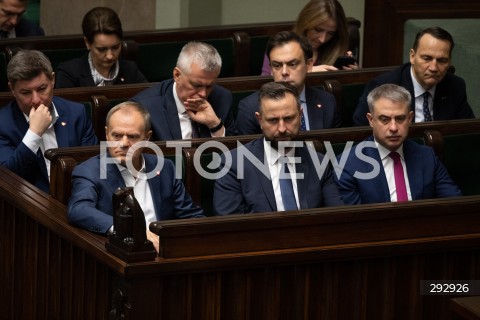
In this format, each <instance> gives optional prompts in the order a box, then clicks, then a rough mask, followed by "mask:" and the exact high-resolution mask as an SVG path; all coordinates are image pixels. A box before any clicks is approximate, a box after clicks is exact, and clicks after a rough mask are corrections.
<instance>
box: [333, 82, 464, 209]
mask: <svg viewBox="0 0 480 320" xmlns="http://www.w3.org/2000/svg"><path fill="white" fill-rule="evenodd" d="M367 101H368V106H369V110H370V112H369V113H367V118H368V121H369V123H370V126H371V127H372V128H373V137H370V138H368V139H366V140H365V141H363V142H362V143H359V144H358V145H356V146H355V147H354V148H352V149H347V150H346V151H345V152H344V153H345V154H342V155H340V156H339V157H338V158H339V161H338V163H342V164H343V165H342V168H341V169H342V173H341V175H340V177H339V178H338V180H337V184H338V186H339V189H340V193H341V194H342V196H343V199H344V200H345V203H347V204H363V203H377V202H390V201H391V202H397V201H409V200H417V199H429V198H442V197H452V196H461V195H462V194H461V192H460V190H459V189H458V187H457V186H456V185H455V183H454V182H453V181H452V179H451V178H450V176H449V175H448V172H447V170H446V169H445V167H444V166H443V164H442V163H441V162H440V160H439V159H438V158H437V157H436V155H435V153H434V151H433V149H432V148H430V147H427V146H424V145H420V144H418V143H416V142H414V141H410V140H408V139H406V138H407V136H408V129H409V126H410V123H411V122H412V119H413V111H410V101H411V96H410V93H409V92H408V91H407V90H406V89H405V88H403V87H401V86H398V85H395V84H384V85H381V86H379V87H377V88H375V89H373V90H372V91H371V92H370V94H369V95H368V98H367ZM343 160H346V162H343Z"/></svg>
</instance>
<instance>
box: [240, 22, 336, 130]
mask: <svg viewBox="0 0 480 320" xmlns="http://www.w3.org/2000/svg"><path fill="white" fill-rule="evenodd" d="M267 56H268V57H269V59H270V66H271V69H272V76H273V80H274V81H276V82H280V81H282V82H289V83H291V84H293V85H294V86H295V87H296V88H297V90H298V92H299V93H300V102H301V106H302V119H301V126H300V129H301V130H315V129H325V128H336V127H339V126H340V125H341V118H340V115H339V113H338V111H337V106H336V102H335V97H334V96H333V95H332V94H330V93H328V92H325V91H323V90H321V89H317V88H314V87H306V86H305V78H306V76H307V72H309V71H310V70H311V69H312V66H313V58H312V57H313V50H312V47H311V45H310V43H309V42H308V40H307V39H306V38H303V37H300V36H298V35H297V34H295V33H294V32H292V31H282V32H279V33H277V34H276V35H274V36H272V37H271V38H270V39H269V41H268V43H267ZM257 111H258V91H257V92H254V93H253V94H251V95H249V96H248V97H246V98H244V99H243V100H241V101H240V103H239V104H238V116H237V119H236V122H235V126H236V128H237V132H238V133H239V134H257V133H262V130H261V128H260V124H259V122H258V121H257V119H256V117H255V112H257Z"/></svg>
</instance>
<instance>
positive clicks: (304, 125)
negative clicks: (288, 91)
mask: <svg viewBox="0 0 480 320" xmlns="http://www.w3.org/2000/svg"><path fill="white" fill-rule="evenodd" d="M301 103H302V107H303V110H302V119H301V122H300V131H306V130H307V124H306V123H305V116H304V113H305V112H307V109H306V107H307V104H306V103H305V101H301Z"/></svg>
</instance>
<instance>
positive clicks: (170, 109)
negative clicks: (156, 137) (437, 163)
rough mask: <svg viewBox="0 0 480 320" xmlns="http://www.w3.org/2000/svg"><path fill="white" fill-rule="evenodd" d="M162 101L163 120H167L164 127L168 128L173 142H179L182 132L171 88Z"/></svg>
mask: <svg viewBox="0 0 480 320" xmlns="http://www.w3.org/2000/svg"><path fill="white" fill-rule="evenodd" d="M163 100H164V101H163V102H164V103H163V108H164V113H165V118H166V120H167V121H166V125H167V126H168V130H169V132H170V134H171V135H172V138H173V140H180V139H182V130H181V128H180V120H179V119H178V111H177V104H176V103H175V98H174V97H173V86H172V90H168V91H167V94H166V95H165V97H164V99H163ZM162 140H168V139H162Z"/></svg>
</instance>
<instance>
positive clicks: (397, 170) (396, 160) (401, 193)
mask: <svg viewBox="0 0 480 320" xmlns="http://www.w3.org/2000/svg"><path fill="white" fill-rule="evenodd" d="M389 156H390V158H392V159H393V174H394V176H395V189H396V191H397V201H398V202H400V201H408V196H407V186H406V185H405V176H404V175H403V166H402V160H401V159H400V155H399V154H398V153H397V152H390V154H389Z"/></svg>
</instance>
